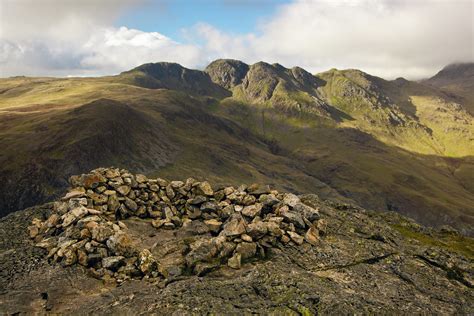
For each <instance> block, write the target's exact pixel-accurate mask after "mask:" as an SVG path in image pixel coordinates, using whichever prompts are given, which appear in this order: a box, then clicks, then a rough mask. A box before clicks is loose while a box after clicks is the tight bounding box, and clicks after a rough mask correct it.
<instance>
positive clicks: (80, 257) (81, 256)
mask: <svg viewBox="0 0 474 316" xmlns="http://www.w3.org/2000/svg"><path fill="white" fill-rule="evenodd" d="M88 260H89V259H88V257H87V253H86V252H85V251H84V250H81V249H79V250H77V262H78V263H79V264H80V265H81V266H84V267H87V265H88Z"/></svg>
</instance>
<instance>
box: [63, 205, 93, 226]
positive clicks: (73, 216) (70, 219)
mask: <svg viewBox="0 0 474 316" xmlns="http://www.w3.org/2000/svg"><path fill="white" fill-rule="evenodd" d="M86 214H88V212H87V209H86V208H85V207H84V206H81V207H77V208H75V209H73V210H71V211H70V212H68V213H66V214H64V215H63V216H62V220H63V222H62V226H63V227H67V226H69V225H71V224H72V223H74V222H76V221H77V220H78V219H80V218H82V217H84V216H85V215H86Z"/></svg>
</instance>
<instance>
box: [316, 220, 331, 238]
mask: <svg viewBox="0 0 474 316" xmlns="http://www.w3.org/2000/svg"><path fill="white" fill-rule="evenodd" d="M327 227H328V224H327V222H326V220H324V219H320V220H318V221H317V223H316V228H317V229H318V231H319V235H320V236H324V235H326V233H327Z"/></svg>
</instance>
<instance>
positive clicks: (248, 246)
mask: <svg viewBox="0 0 474 316" xmlns="http://www.w3.org/2000/svg"><path fill="white" fill-rule="evenodd" d="M235 252H237V253H240V255H241V256H242V259H243V260H245V259H249V258H252V257H253V256H255V253H256V252H257V244H256V243H254V242H242V243H240V244H238V245H237V248H235Z"/></svg>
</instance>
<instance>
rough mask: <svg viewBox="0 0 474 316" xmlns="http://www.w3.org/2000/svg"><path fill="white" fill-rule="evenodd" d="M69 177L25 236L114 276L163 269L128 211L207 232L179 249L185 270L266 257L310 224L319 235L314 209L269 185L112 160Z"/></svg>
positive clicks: (165, 226) (56, 255)
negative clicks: (221, 184) (161, 172)
mask: <svg viewBox="0 0 474 316" xmlns="http://www.w3.org/2000/svg"><path fill="white" fill-rule="evenodd" d="M70 183H71V185H72V186H73V188H71V190H70V191H69V192H68V193H67V194H66V195H65V196H64V198H62V199H61V201H58V202H56V203H55V204H54V213H53V214H52V215H51V216H50V217H49V218H48V219H47V220H45V221H41V220H39V219H35V220H33V221H32V225H31V226H30V227H29V228H28V230H29V233H30V237H31V238H32V239H34V241H35V242H36V246H37V247H40V248H44V249H46V250H47V251H48V255H47V256H48V258H51V260H53V261H56V262H61V263H63V264H64V265H66V266H70V265H73V264H81V265H83V266H86V267H88V268H90V269H91V271H92V273H93V274H94V275H96V276H99V277H102V278H103V277H107V278H110V277H113V278H115V279H116V280H117V281H119V282H123V281H124V280H126V279H130V278H137V277H138V278H143V277H147V278H151V279H154V280H155V279H159V278H164V277H166V276H165V275H164V274H163V273H162V272H160V271H161V270H160V262H159V260H157V259H156V258H155V257H154V256H153V254H152V253H151V252H150V250H149V249H147V248H143V247H142V246H141V245H139V243H138V242H137V241H135V240H134V238H133V236H131V234H130V233H129V232H128V228H127V226H126V224H124V223H123V222H122V220H124V219H127V218H131V217H134V218H141V219H145V220H146V219H149V220H151V221H150V224H149V225H150V226H152V227H154V228H156V229H158V230H181V229H187V228H191V229H190V231H191V235H203V234H205V236H203V238H199V239H197V240H194V241H193V242H192V243H190V244H189V245H188V247H185V248H184V249H183V251H182V252H181V254H179V255H181V256H182V259H181V260H178V263H177V264H176V266H175V269H174V270H175V273H174V275H175V276H176V275H177V274H180V272H182V271H190V272H191V273H194V274H198V275H202V274H205V273H207V272H209V271H210V270H214V269H217V268H219V267H220V266H221V265H227V264H228V265H229V266H231V267H232V268H238V267H240V265H241V262H245V261H249V260H256V259H258V258H265V257H266V254H267V253H268V251H269V250H270V249H271V248H273V247H276V246H277V245H278V243H280V241H281V240H284V241H285V242H288V241H292V242H294V243H295V244H296V245H301V244H303V242H304V238H303V237H302V236H304V235H305V234H306V235H308V234H309V233H310V232H311V234H312V235H311V236H312V238H307V241H308V242H309V243H311V244H312V245H316V244H317V240H318V239H319V235H318V234H319V233H318V230H317V229H316V228H315V227H317V225H318V220H319V212H318V210H317V209H314V208H312V207H310V206H307V205H304V204H302V203H301V201H300V199H299V198H298V197H297V196H296V195H292V194H280V193H278V192H277V191H271V190H270V189H269V188H268V187H259V186H258V185H252V186H250V187H249V188H247V187H246V186H242V187H239V188H233V187H227V188H220V189H219V190H214V189H213V188H212V187H211V185H210V184H209V183H208V182H205V181H204V182H198V181H195V180H194V179H191V178H190V179H187V180H186V181H171V182H168V181H166V180H164V179H148V178H146V177H145V176H143V175H133V174H131V173H129V172H128V171H126V170H119V169H113V168H112V169H105V168H102V169H96V170H93V171H91V172H90V173H89V174H83V175H80V176H72V177H71V179H70ZM259 201H261V202H259ZM288 214H291V216H289V215H288ZM192 227H193V228H192ZM199 227H201V228H199ZM196 228H197V229H196ZM313 235H314V236H313ZM179 255H178V256H179ZM78 258H80V260H78ZM137 271H140V272H141V273H137ZM177 271H180V272H177Z"/></svg>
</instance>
